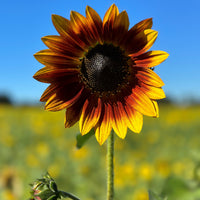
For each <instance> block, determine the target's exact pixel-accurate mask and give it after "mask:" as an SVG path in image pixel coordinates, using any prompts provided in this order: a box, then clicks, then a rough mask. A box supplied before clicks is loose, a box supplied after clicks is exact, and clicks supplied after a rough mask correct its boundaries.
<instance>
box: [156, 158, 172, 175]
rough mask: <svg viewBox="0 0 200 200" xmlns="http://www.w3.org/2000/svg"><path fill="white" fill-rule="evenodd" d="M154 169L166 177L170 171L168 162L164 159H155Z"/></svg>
mask: <svg viewBox="0 0 200 200" xmlns="http://www.w3.org/2000/svg"><path fill="white" fill-rule="evenodd" d="M156 171H157V172H158V173H159V174H160V175H161V176H162V177H164V178H166V177H167V176H169V175H170V173H171V167H170V163H169V162H168V161H166V160H157V161H156Z"/></svg>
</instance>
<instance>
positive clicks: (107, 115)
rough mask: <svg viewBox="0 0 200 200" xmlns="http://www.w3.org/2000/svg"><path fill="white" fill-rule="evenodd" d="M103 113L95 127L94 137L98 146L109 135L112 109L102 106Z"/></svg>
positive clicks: (108, 106)
mask: <svg viewBox="0 0 200 200" xmlns="http://www.w3.org/2000/svg"><path fill="white" fill-rule="evenodd" d="M104 106H105V108H104V112H103V113H102V116H101V118H102V119H101V121H99V123H98V124H97V125H96V127H95V136H96V139H97V141H98V143H99V144H100V145H102V144H103V143H104V142H105V141H106V140H107V138H108V136H109V135H110V132H111V130H112V127H111V123H112V118H113V117H112V108H111V106H110V105H109V104H107V105H104Z"/></svg>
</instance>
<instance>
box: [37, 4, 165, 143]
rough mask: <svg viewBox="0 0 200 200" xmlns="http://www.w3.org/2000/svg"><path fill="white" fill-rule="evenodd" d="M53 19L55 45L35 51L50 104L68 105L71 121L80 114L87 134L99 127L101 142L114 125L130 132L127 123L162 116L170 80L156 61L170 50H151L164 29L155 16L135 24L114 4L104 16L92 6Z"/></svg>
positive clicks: (138, 124) (137, 125) (49, 39)
mask: <svg viewBox="0 0 200 200" xmlns="http://www.w3.org/2000/svg"><path fill="white" fill-rule="evenodd" d="M52 20H53V24H54V26H55V28H56V30H57V31H58V33H59V34H60V35H59V36H46V37H43V38H42V40H43V42H44V43H45V44H46V46H47V47H48V48H49V49H46V50H42V51H39V52H38V53H36V54H35V58H36V59H37V60H38V61H39V62H40V63H42V64H44V65H45V67H44V68H42V69H41V70H39V71H38V72H37V73H36V74H35V75H34V78H35V79H36V80H38V81H41V82H45V83H50V86H49V87H48V88H47V89H46V90H45V92H44V93H43V95H42V97H41V99H40V100H41V101H44V102H46V105H45V109H46V110H50V111H58V110H62V109H66V116H65V127H71V126H72V125H74V124H75V123H76V122H77V121H79V120H80V123H79V124H80V132H81V133H82V135H85V134H87V133H88V132H89V131H90V130H91V129H92V128H94V129H95V136H96V139H97V141H98V142H99V144H103V143H104V142H105V140H106V139H107V138H108V136H109V134H110V132H111V130H112V129H114V131H115V133H116V134H117V135H118V136H119V137H120V138H125V136H126V133H127V128H130V129H131V130H132V131H133V132H136V133H139V132H140V131H141V128H142V124H143V115H148V116H153V117H157V116H158V105H157V103H156V101H155V100H157V99H162V98H164V97H165V94H164V92H163V90H162V88H161V87H162V86H163V85H164V83H163V82H162V80H161V79H160V78H159V76H158V75H157V74H155V73H154V72H153V70H152V67H154V66H156V65H158V64H160V63H161V62H163V61H164V60H165V59H166V58H167V57H168V54H167V53H166V52H163V51H148V50H149V49H150V48H151V46H152V45H153V43H154V41H155V40H156V38H157V34H158V33H157V31H154V30H152V29H151V27H152V19H151V18H149V19H146V20H143V21H141V22H139V23H138V24H136V25H135V26H133V27H132V28H130V29H129V18H128V15H127V13H126V11H122V12H121V13H119V10H118V8H117V6H116V5H115V4H113V5H111V6H110V8H109V9H108V10H107V12H106V14H105V16H104V18H103V20H101V18H100V16H99V15H98V14H97V12H96V11H95V10H94V9H92V8H91V7H89V6H87V7H86V17H84V16H82V15H81V14H79V13H78V12H75V11H72V12H71V15H70V20H67V19H66V18H63V17H61V16H58V15H53V16H52ZM147 51H148V52H147Z"/></svg>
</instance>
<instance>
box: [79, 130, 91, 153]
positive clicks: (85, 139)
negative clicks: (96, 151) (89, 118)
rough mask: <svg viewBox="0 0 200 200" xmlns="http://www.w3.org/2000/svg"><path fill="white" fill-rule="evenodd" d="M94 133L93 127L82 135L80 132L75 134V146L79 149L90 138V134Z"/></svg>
mask: <svg viewBox="0 0 200 200" xmlns="http://www.w3.org/2000/svg"><path fill="white" fill-rule="evenodd" d="M94 133H95V132H94V129H92V130H91V131H90V132H89V133H87V134H86V135H83V136H82V135H81V133H78V134H77V136H76V147H77V148H78V149H80V148H81V147H82V146H83V145H84V144H85V143H86V142H87V141H88V140H89V139H90V138H91V136H93V135H94Z"/></svg>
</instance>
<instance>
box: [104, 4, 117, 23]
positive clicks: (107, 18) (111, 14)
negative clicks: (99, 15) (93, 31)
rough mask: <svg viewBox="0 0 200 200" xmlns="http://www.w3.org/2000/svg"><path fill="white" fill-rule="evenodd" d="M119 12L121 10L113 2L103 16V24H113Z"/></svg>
mask: <svg viewBox="0 0 200 200" xmlns="http://www.w3.org/2000/svg"><path fill="white" fill-rule="evenodd" d="M118 14H119V10H118V8H117V6H116V5H115V4H112V5H111V6H110V8H109V9H108V10H107V11H106V14H105V15H104V18H103V25H104V24H106V23H107V22H109V23H111V24H113V22H114V19H115V17H116V16H117V15H118Z"/></svg>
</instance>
